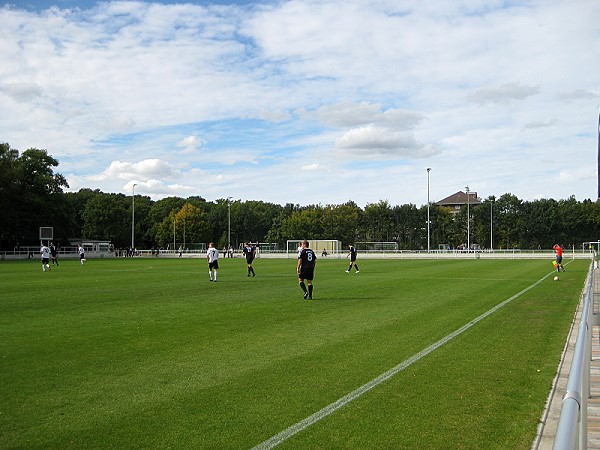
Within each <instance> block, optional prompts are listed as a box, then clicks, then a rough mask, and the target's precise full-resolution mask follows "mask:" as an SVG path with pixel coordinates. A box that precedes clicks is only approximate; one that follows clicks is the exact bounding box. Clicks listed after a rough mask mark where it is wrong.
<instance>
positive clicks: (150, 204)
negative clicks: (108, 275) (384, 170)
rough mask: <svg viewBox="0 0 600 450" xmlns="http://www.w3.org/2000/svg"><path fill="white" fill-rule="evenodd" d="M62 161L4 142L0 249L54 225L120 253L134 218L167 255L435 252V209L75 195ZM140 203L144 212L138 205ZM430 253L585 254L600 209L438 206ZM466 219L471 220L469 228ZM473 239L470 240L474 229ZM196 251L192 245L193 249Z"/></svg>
mask: <svg viewBox="0 0 600 450" xmlns="http://www.w3.org/2000/svg"><path fill="white" fill-rule="evenodd" d="M58 166H59V163H58V161H57V160H56V159H55V158H53V157H52V156H50V155H49V154H48V153H47V151H46V150H40V149H36V148H30V149H28V150H25V151H24V152H22V153H19V151H18V150H15V149H12V148H11V147H10V146H9V145H8V144H6V143H4V144H0V249H1V250H4V251H6V250H12V249H13V248H14V246H16V245H36V244H37V243H38V237H39V236H38V233H39V227H40V226H52V227H54V236H55V241H59V242H61V243H63V244H64V245H67V244H68V243H69V240H72V239H74V240H78V239H90V240H91V239H94V240H107V241H110V242H111V243H113V244H114V245H115V246H116V247H122V248H125V247H128V246H130V245H131V228H132V227H131V225H132V213H133V211H135V220H134V235H135V246H136V247H137V248H138V249H149V248H152V247H161V248H167V247H170V246H172V245H173V244H174V243H175V245H177V246H178V245H181V244H182V243H183V242H186V243H188V244H189V245H193V244H194V243H208V242H214V243H215V244H216V245H217V246H218V247H219V248H223V247H224V246H226V245H227V244H228V241H229V238H230V239H231V245H232V246H233V247H234V248H237V247H238V246H239V245H240V244H241V243H243V242H245V241H251V242H262V243H275V244H277V245H278V247H279V248H280V249H285V245H286V241H287V240H288V239H308V240H311V239H337V240H340V241H342V243H343V244H344V245H346V244H348V243H356V242H395V243H397V245H398V248H400V249H426V248H427V237H428V236H427V209H428V208H427V205H422V206H419V207H417V206H416V205H414V204H404V205H391V204H390V203H389V202H388V201H387V200H380V201H378V202H376V203H369V204H367V205H366V206H365V207H364V208H361V207H359V206H358V205H356V203H354V202H353V201H348V202H346V203H344V204H326V205H322V204H317V205H298V204H292V203H288V204H286V205H283V206H282V205H279V204H273V203H268V202H263V201H255V200H251V201H242V200H233V201H230V200H228V199H217V200H215V201H207V200H205V199H204V198H202V197H201V196H192V197H188V198H180V197H167V198H164V199H161V200H156V201H154V200H152V199H151V198H150V197H148V196H144V195H135V199H134V200H135V201H133V199H132V196H131V195H125V194H115V193H104V192H101V191H100V190H98V189H96V190H92V189H87V188H86V189H80V190H79V191H77V192H65V191H64V189H68V187H69V186H68V183H67V180H66V178H65V177H64V176H63V175H61V174H60V173H56V172H55V169H56V168H58ZM134 203H135V206H134ZM429 217H430V234H429V237H430V248H431V249H437V248H438V246H439V245H448V246H450V247H451V248H456V247H458V246H460V245H464V244H465V243H466V242H467V241H468V240H469V241H470V242H471V243H474V244H477V245H479V246H481V247H482V248H490V247H491V246H492V245H493V248H495V249H511V248H521V249H538V248H550V247H552V245H553V244H554V243H560V244H562V245H563V246H568V247H570V246H572V245H574V246H576V247H579V246H580V245H581V243H582V242H585V241H596V240H598V239H599V238H600V233H599V232H600V203H598V202H595V201H594V202H593V201H591V200H589V199H587V200H584V201H577V200H576V199H575V197H573V196H571V197H569V198H567V199H563V200H553V199H541V200H534V201H523V200H521V199H519V198H517V197H516V196H515V195H513V194H510V193H507V194H504V195H502V196H500V197H498V198H496V197H494V196H490V197H488V198H486V199H481V204H479V205H473V206H471V208H470V217H469V218H467V211H466V208H462V209H461V211H460V213H459V214H458V215H457V216H456V217H454V218H453V216H452V214H451V213H450V211H449V210H448V209H447V208H445V207H440V206H437V205H434V204H431V205H430V206H429ZM467 219H469V220H470V223H469V226H467ZM468 229H469V230H470V236H469V238H467V230H468ZM186 246H187V245H186Z"/></svg>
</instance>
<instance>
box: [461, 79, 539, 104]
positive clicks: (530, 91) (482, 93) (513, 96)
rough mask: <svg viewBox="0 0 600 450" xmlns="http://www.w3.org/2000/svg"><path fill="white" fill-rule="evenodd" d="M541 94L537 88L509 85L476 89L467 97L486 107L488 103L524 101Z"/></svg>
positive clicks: (515, 84)
mask: <svg viewBox="0 0 600 450" xmlns="http://www.w3.org/2000/svg"><path fill="white" fill-rule="evenodd" d="M538 93H539V87H537V86H524V85H521V84H518V83H507V84H503V85H502V86H497V87H485V88H479V89H475V90H474V91H473V92H470V93H469V94H468V95H467V100H469V101H470V102H474V103H478V104H480V105H485V104H487V103H506V102H509V101H512V100H524V99H526V98H527V97H530V96H532V95H535V94H538Z"/></svg>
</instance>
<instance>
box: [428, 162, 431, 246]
mask: <svg viewBox="0 0 600 450" xmlns="http://www.w3.org/2000/svg"><path fill="white" fill-rule="evenodd" d="M429 172H431V167H428V168H427V253H429V252H430V251H431V243H430V242H431V241H430V235H429V224H430V221H429V204H430V202H429Z"/></svg>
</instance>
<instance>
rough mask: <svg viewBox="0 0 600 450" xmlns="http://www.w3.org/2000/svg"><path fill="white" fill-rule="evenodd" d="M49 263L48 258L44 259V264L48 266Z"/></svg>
mask: <svg viewBox="0 0 600 450" xmlns="http://www.w3.org/2000/svg"><path fill="white" fill-rule="evenodd" d="M49 262H50V261H49V259H48V258H42V264H48V263H49Z"/></svg>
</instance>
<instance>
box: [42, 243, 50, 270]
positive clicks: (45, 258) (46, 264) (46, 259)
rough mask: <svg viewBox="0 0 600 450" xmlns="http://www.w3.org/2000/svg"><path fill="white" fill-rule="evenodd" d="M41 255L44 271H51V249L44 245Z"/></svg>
mask: <svg viewBox="0 0 600 450" xmlns="http://www.w3.org/2000/svg"><path fill="white" fill-rule="evenodd" d="M40 253H41V255H42V271H44V272H45V271H46V269H48V270H50V249H49V248H48V247H47V246H45V245H44V244H42V248H41V249H40Z"/></svg>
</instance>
